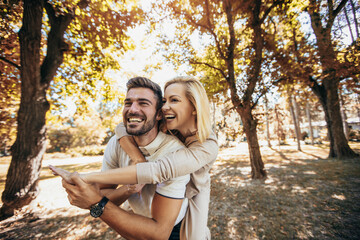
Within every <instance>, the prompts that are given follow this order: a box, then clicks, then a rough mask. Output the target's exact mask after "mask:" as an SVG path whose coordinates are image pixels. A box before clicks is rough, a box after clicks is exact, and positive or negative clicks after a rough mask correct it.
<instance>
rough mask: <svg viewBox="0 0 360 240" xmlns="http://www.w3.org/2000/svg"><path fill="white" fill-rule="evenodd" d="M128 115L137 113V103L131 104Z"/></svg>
mask: <svg viewBox="0 0 360 240" xmlns="http://www.w3.org/2000/svg"><path fill="white" fill-rule="evenodd" d="M129 112H130V113H137V112H139V105H138V104H137V103H133V104H131V107H130V108H129Z"/></svg>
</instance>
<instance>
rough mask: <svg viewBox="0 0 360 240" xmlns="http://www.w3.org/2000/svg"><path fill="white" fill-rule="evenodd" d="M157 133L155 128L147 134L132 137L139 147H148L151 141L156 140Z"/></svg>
mask: <svg viewBox="0 0 360 240" xmlns="http://www.w3.org/2000/svg"><path fill="white" fill-rule="evenodd" d="M158 133H159V131H158V129H157V127H156V126H155V127H154V128H153V129H151V130H150V131H149V132H147V133H145V134H143V135H141V136H134V140H135V142H136V144H137V145H138V146H139V147H144V146H146V145H148V144H149V143H151V142H152V141H154V139H155V138H156V136H157V135H158Z"/></svg>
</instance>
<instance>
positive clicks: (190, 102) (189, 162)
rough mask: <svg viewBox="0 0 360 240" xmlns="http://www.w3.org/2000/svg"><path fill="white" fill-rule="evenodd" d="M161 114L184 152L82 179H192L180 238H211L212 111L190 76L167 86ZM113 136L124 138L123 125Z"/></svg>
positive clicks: (137, 156)
mask: <svg viewBox="0 0 360 240" xmlns="http://www.w3.org/2000/svg"><path fill="white" fill-rule="evenodd" d="M162 111H163V114H164V121H165V126H166V128H167V129H168V131H169V132H170V133H173V134H175V135H176V136H178V137H179V139H180V140H182V141H183V142H184V144H185V146H186V148H184V149H181V150H179V151H176V152H174V153H172V154H169V155H168V156H167V157H165V158H162V159H159V160H158V161H155V162H144V163H138V164H136V165H134V166H129V167H126V168H119V169H114V170H111V171H106V172H100V173H89V174H82V175H81V177H82V178H83V180H84V181H86V182H88V183H105V184H136V183H139V184H146V183H160V182H163V181H166V180H168V179H171V178H175V177H178V176H183V175H186V174H191V180H190V182H189V184H188V185H187V189H186V197H187V198H188V199H189V208H188V211H187V213H186V215H185V218H184V221H183V224H182V225H181V230H180V236H181V239H209V238H210V231H209V229H208V228H207V218H208V208H209V201H210V175H209V170H210V168H211V166H212V164H213V163H214V162H215V160H216V157H217V152H218V145H217V140H216V137H215V134H214V133H213V132H212V131H211V123H210V108H209V102H208V98H207V96H206V92H205V89H204V88H203V86H202V85H201V83H200V82H199V81H198V80H196V79H195V78H193V77H177V78H174V79H172V80H170V81H168V82H167V83H166V84H165V87H164V105H163V108H162ZM175 130H176V131H175ZM116 132H117V136H118V137H119V138H121V137H122V136H124V135H126V134H125V133H124V132H125V131H124V128H123V127H122V126H118V127H117V129H116ZM126 139H127V138H121V141H120V143H121V146H122V147H123V148H124V149H125V151H127V152H129V156H130V157H131V158H132V159H133V160H134V159H136V161H135V162H141V161H143V156H142V155H141V154H139V152H138V153H137V154H135V153H136V151H134V146H132V145H131V144H129V138H128V140H126ZM125 145H127V146H128V147H129V148H132V150H131V151H129V150H126V149H128V147H126V146H125ZM135 150H136V149H135ZM52 170H53V171H54V172H55V173H58V174H59V175H61V176H62V177H64V178H65V179H68V177H67V174H68V173H66V171H62V170H60V169H57V168H53V167H52Z"/></svg>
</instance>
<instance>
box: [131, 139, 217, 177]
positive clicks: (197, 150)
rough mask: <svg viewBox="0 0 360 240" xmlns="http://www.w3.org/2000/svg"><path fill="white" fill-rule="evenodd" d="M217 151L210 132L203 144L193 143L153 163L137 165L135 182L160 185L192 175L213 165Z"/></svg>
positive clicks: (215, 140)
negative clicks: (176, 178)
mask: <svg viewBox="0 0 360 240" xmlns="http://www.w3.org/2000/svg"><path fill="white" fill-rule="evenodd" d="M218 150H219V147H218V144H217V139H216V136H215V134H214V133H213V132H212V133H211V134H210V136H209V138H208V139H207V140H206V141H205V142H203V143H199V142H198V141H195V142H193V143H191V144H190V145H189V146H188V147H187V148H182V149H180V150H178V151H176V152H173V153H170V154H168V155H167V156H165V157H163V158H161V159H159V160H157V161H155V162H146V163H139V164H137V165H136V172H137V182H138V183H160V182H164V181H167V180H169V179H171V178H175V177H179V176H183V175H186V174H190V173H193V172H195V171H197V170H199V169H200V168H202V167H204V166H206V165H208V164H212V163H214V162H215V160H216V157H217V154H218Z"/></svg>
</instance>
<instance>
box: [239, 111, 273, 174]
mask: <svg viewBox="0 0 360 240" xmlns="http://www.w3.org/2000/svg"><path fill="white" fill-rule="evenodd" d="M238 113H239V114H240V116H241V120H242V122H243V129H244V132H245V135H246V140H247V143H248V148H249V155H250V163H251V177H252V178H253V179H264V178H266V175H267V174H266V171H265V169H264V163H263V161H262V157H261V153H260V147H259V140H258V137H257V132H256V127H257V121H256V120H255V119H253V116H252V114H251V110H250V108H241V109H238Z"/></svg>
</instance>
